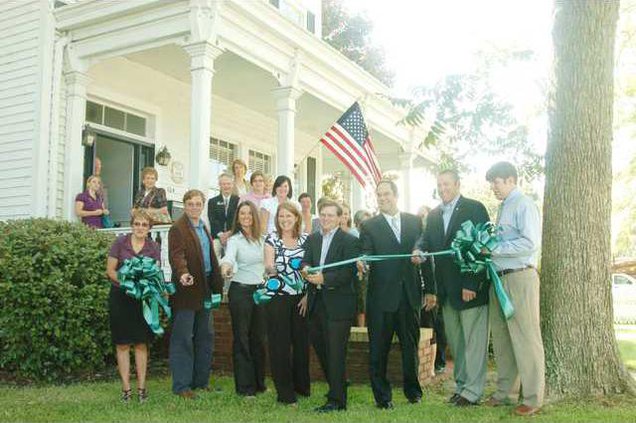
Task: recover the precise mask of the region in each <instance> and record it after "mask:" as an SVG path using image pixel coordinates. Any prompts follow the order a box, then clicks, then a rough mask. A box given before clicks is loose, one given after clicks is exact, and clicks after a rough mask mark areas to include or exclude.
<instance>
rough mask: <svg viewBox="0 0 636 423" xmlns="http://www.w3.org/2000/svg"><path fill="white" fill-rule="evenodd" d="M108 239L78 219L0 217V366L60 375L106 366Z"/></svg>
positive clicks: (20, 373) (44, 376)
mask: <svg viewBox="0 0 636 423" xmlns="http://www.w3.org/2000/svg"><path fill="white" fill-rule="evenodd" d="M113 239H114V237H113V236H112V235H108V234H104V233H101V232H98V231H95V230H92V229H89V228H87V227H86V226H84V225H83V224H80V223H73V224H72V223H68V222H61V221H55V220H48V219H30V220H20V221H9V222H0V368H2V369H3V370H5V371H8V372H10V373H12V374H14V375H15V376H16V377H18V378H27V379H36V380H44V381H65V380H68V379H69V378H70V377H72V376H75V375H78V374H85V373H93V372H95V371H97V370H100V369H102V368H103V367H104V364H105V358H106V356H108V355H109V354H112V350H113V348H112V345H111V342H110V330H109V327H108V306H107V302H108V290H109V288H110V284H109V282H108V279H107V277H106V273H105V271H106V264H105V263H106V256H107V254H108V250H109V248H110V245H111V244H112V242H113Z"/></svg>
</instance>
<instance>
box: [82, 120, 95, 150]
mask: <svg viewBox="0 0 636 423" xmlns="http://www.w3.org/2000/svg"><path fill="white" fill-rule="evenodd" d="M95 138H97V135H96V134H95V131H93V129H92V128H91V127H90V126H89V125H84V128H83V129H82V145H85V146H86V147H92V146H93V144H95Z"/></svg>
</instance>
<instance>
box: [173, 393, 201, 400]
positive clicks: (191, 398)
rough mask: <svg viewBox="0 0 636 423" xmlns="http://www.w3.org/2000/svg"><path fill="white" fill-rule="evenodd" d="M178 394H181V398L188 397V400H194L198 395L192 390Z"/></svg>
mask: <svg viewBox="0 0 636 423" xmlns="http://www.w3.org/2000/svg"><path fill="white" fill-rule="evenodd" d="M177 395H178V396H180V397H181V398H183V399H187V400H193V399H196V397H197V394H195V393H194V392H192V391H183V392H179V393H178V394H177Z"/></svg>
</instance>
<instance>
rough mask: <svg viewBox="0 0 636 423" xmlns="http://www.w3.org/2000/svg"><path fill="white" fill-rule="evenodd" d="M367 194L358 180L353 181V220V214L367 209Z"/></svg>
mask: <svg viewBox="0 0 636 423" xmlns="http://www.w3.org/2000/svg"><path fill="white" fill-rule="evenodd" d="M366 207H367V205H366V193H365V191H364V188H362V185H360V183H359V182H358V180H357V179H355V178H352V179H351V214H352V216H351V217H352V218H353V214H354V213H355V212H357V211H358V210H360V209H366Z"/></svg>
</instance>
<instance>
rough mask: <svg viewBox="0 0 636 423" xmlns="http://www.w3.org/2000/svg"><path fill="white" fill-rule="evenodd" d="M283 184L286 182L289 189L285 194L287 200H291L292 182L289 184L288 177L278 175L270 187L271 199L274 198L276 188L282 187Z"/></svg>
mask: <svg viewBox="0 0 636 423" xmlns="http://www.w3.org/2000/svg"><path fill="white" fill-rule="evenodd" d="M285 182H287V186H288V187H289V191H288V192H287V198H292V195H294V194H293V192H292V182H291V179H289V177H288V176H285V175H279V176H277V177H276V180H275V181H274V186H273V187H272V197H276V188H278V187H279V186H281V185H283V184H284V183H285Z"/></svg>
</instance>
